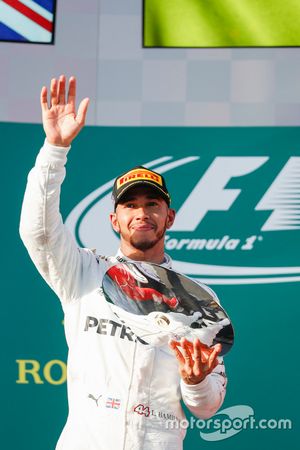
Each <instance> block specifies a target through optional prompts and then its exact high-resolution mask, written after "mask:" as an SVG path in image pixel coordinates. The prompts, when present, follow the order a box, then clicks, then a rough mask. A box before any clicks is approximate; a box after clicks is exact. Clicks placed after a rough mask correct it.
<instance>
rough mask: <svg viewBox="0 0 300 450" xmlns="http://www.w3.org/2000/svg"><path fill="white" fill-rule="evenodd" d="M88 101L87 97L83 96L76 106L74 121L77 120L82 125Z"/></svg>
mask: <svg viewBox="0 0 300 450" xmlns="http://www.w3.org/2000/svg"><path fill="white" fill-rule="evenodd" d="M89 101H90V99H89V98H84V99H83V100H82V101H81V102H80V105H79V107H78V113H77V116H76V122H78V123H79V124H80V125H81V126H83V125H84V124H85V118H86V113H87V109H88V106H89Z"/></svg>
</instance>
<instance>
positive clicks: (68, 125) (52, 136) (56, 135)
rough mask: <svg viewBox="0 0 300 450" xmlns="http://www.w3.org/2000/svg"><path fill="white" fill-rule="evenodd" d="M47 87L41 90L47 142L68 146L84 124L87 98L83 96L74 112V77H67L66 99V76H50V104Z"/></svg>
mask: <svg viewBox="0 0 300 450" xmlns="http://www.w3.org/2000/svg"><path fill="white" fill-rule="evenodd" d="M47 97H48V94H47V88H46V87H45V86H43V88H42V90H41V107H42V116H43V126H44V130H45V133H46V137H47V141H48V142H49V144H52V145H57V146H60V147H68V146H69V145H71V142H72V141H73V139H74V138H75V137H76V136H77V134H78V133H79V132H80V130H81V129H82V127H83V126H84V124H85V118H86V113H87V108H88V104H89V99H88V98H84V99H83V100H82V101H81V103H80V105H79V107H78V111H77V113H76V105H75V100H76V78H75V77H71V78H70V79H69V90H68V95H67V99H66V77H65V76H64V75H61V76H60V77H59V79H58V80H57V79H56V78H52V80H51V85H50V105H49V104H48V98H47Z"/></svg>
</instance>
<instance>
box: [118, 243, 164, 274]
mask: <svg viewBox="0 0 300 450" xmlns="http://www.w3.org/2000/svg"><path fill="white" fill-rule="evenodd" d="M116 258H117V259H118V258H121V259H123V260H126V261H134V260H133V259H130V258H127V257H126V256H125V255H124V254H123V253H122V251H121V249H120V248H119V249H118V251H117V254H116ZM137 262H139V261H137ZM159 265H160V266H162V267H165V268H166V269H172V259H171V258H170V256H169V255H167V254H166V253H165V254H164V260H163V262H162V263H161V264H159Z"/></svg>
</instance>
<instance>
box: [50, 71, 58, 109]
mask: <svg viewBox="0 0 300 450" xmlns="http://www.w3.org/2000/svg"><path fill="white" fill-rule="evenodd" d="M57 86H58V83H57V79H56V78H52V80H51V83H50V103H51V106H55V105H57V103H58V97H57Z"/></svg>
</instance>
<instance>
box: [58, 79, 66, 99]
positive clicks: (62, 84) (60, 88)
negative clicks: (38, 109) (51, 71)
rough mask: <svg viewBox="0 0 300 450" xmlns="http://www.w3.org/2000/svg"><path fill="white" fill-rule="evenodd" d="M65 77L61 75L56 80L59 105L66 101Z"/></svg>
mask: <svg viewBox="0 0 300 450" xmlns="http://www.w3.org/2000/svg"><path fill="white" fill-rule="evenodd" d="M65 97H66V77H65V76H64V75H61V76H60V77H59V80H58V101H59V104H60V105H64V104H65V103H66V99H65Z"/></svg>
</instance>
